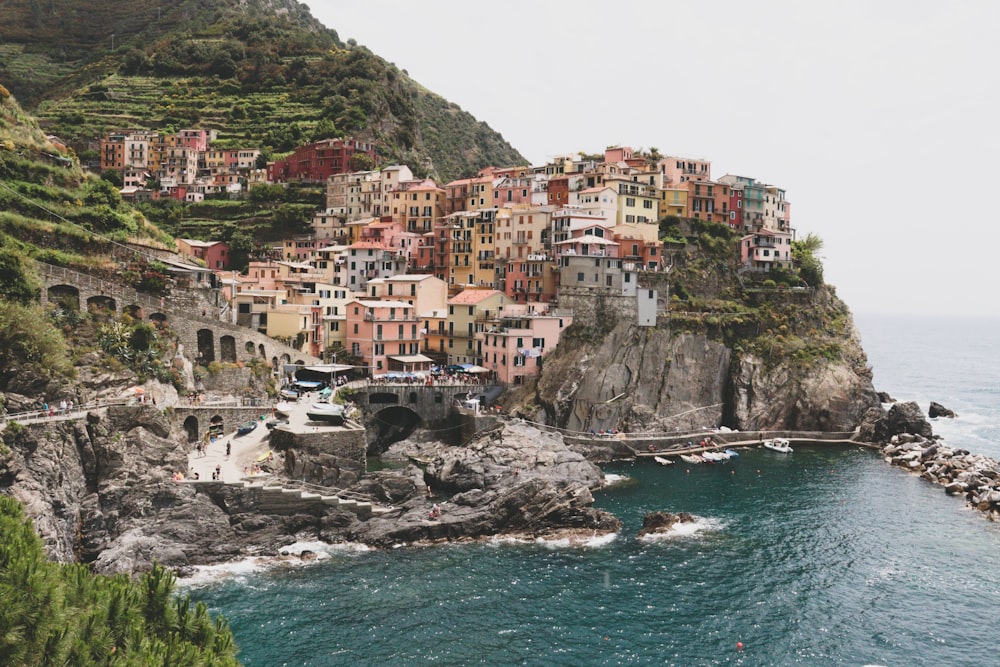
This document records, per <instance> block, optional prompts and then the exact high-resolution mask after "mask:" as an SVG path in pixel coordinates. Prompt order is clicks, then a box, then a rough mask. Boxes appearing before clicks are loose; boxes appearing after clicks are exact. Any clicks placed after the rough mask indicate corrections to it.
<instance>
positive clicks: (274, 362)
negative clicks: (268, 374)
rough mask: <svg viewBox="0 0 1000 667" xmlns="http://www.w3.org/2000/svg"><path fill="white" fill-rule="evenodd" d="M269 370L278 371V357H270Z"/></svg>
mask: <svg viewBox="0 0 1000 667" xmlns="http://www.w3.org/2000/svg"><path fill="white" fill-rule="evenodd" d="M271 368H273V369H274V370H278V357H271Z"/></svg>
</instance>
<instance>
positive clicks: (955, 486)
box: [944, 482, 969, 496]
mask: <svg viewBox="0 0 1000 667" xmlns="http://www.w3.org/2000/svg"><path fill="white" fill-rule="evenodd" d="M968 489H969V486H968V485H967V484H965V483H964V482H952V483H951V484H947V485H945V487H944V492H945V493H947V494H948V495H950V496H953V495H956V494H959V493H965V492H966V491H967V490H968Z"/></svg>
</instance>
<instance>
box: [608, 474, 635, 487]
mask: <svg viewBox="0 0 1000 667" xmlns="http://www.w3.org/2000/svg"><path fill="white" fill-rule="evenodd" d="M629 479H630V478H629V476H628V475H617V474H615V473H613V472H609V473H606V474H605V475H604V486H606V487H607V486H614V485H615V484H621V483H623V482H627V481H628V480H629Z"/></svg>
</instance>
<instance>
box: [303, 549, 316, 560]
mask: <svg viewBox="0 0 1000 667" xmlns="http://www.w3.org/2000/svg"><path fill="white" fill-rule="evenodd" d="M299 558H300V559H302V560H305V561H311V560H316V552H315V551H309V550H308V549H304V550H303V551H302V553H300V554H299Z"/></svg>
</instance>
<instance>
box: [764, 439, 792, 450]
mask: <svg viewBox="0 0 1000 667" xmlns="http://www.w3.org/2000/svg"><path fill="white" fill-rule="evenodd" d="M764 446H765V447H767V448H768V449H770V450H772V451H775V452H781V453H782V454H791V453H792V447H791V445H789V444H788V440H786V439H785V438H771V439H770V440H765V441H764Z"/></svg>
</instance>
